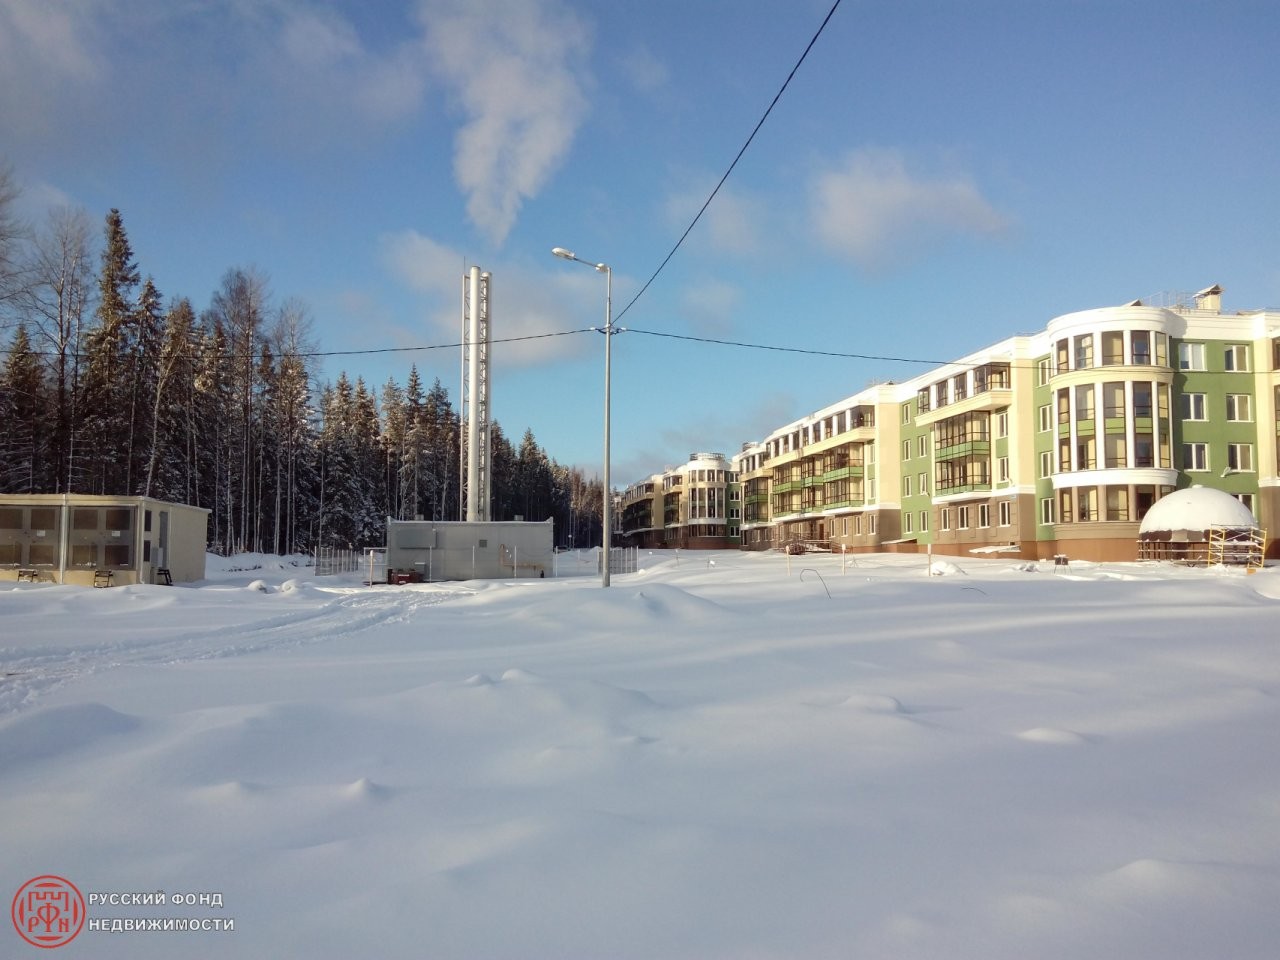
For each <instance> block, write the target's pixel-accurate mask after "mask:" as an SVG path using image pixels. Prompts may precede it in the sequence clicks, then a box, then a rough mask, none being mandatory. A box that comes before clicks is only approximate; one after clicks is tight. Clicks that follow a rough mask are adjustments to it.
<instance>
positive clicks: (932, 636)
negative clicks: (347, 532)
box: [0, 552, 1280, 960]
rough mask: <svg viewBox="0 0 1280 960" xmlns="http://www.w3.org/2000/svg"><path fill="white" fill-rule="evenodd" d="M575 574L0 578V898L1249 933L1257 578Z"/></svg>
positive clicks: (827, 936)
mask: <svg viewBox="0 0 1280 960" xmlns="http://www.w3.org/2000/svg"><path fill="white" fill-rule="evenodd" d="M212 560H213V558H211V561H212ZM575 561H576V558H574V557H573V556H572V555H568V556H566V557H563V558H562V566H561V569H562V572H564V571H567V572H570V573H579V574H580V575H578V576H571V577H566V578H563V579H556V580H541V581H528V582H511V581H500V582H471V583H457V584H432V585H417V586H411V587H386V586H379V587H374V588H367V587H363V586H360V585H359V584H358V582H357V581H356V580H355V579H354V578H351V579H347V580H329V579H326V580H319V581H316V580H312V579H311V577H310V572H309V571H308V570H307V569H306V568H305V567H304V566H301V565H294V564H295V561H289V560H281V559H279V558H269V557H258V558H236V560H235V561H234V562H228V561H217V562H218V563H219V564H221V569H218V570H213V569H212V565H213V564H212V562H211V576H210V580H208V581H206V582H205V583H203V584H200V585H198V586H195V587H172V588H167V587H150V586H136V587H122V588H113V589H110V590H93V589H91V588H90V589H85V588H74V587H57V586H52V585H39V584H36V585H32V584H19V585H14V584H11V585H6V588H5V589H2V590H0V673H3V675H4V679H3V680H2V681H0V823H2V824H3V831H4V833H3V836H4V840H3V847H2V848H0V849H2V850H3V857H2V858H0V864H2V866H0V870H2V872H3V879H4V883H5V889H6V890H7V891H9V893H8V894H7V895H8V896H9V897H12V896H13V895H14V893H15V892H17V891H18V889H19V888H20V887H21V886H22V885H23V884H24V883H25V882H26V881H28V880H30V879H31V878H33V877H36V876H40V875H43V874H54V875H57V876H60V877H64V878H66V879H67V880H70V881H71V882H73V883H75V884H76V885H77V886H78V888H79V889H80V890H81V891H82V892H83V893H84V895H85V896H86V898H89V899H93V898H92V897H91V894H113V893H114V894H119V893H126V894H128V893H135V892H136V893H148V892H154V891H165V892H166V894H167V896H171V895H172V894H174V893H184V894H185V893H197V894H199V893H213V892H216V893H219V894H221V895H222V899H223V902H224V904H225V905H224V906H223V907H221V908H216V907H210V906H208V905H207V904H202V905H196V906H191V905H187V904H183V905H179V906H175V905H173V904H172V903H168V904H167V905H166V906H163V907H161V906H155V905H136V904H135V905H125V904H121V903H120V902H119V898H117V900H116V901H113V902H107V903H99V902H93V903H91V904H90V906H89V908H88V916H89V918H90V920H91V921H97V923H96V924H95V926H99V925H101V926H106V927H108V928H109V927H110V921H111V920H112V919H122V918H130V919H131V920H140V921H146V920H149V919H155V918H160V917H190V918H195V919H197V920H199V919H202V918H217V919H219V920H233V921H234V929H233V930H231V931H229V932H228V931H223V930H217V931H211V930H199V931H196V932H181V933H179V932H155V931H149V930H144V931H143V932H136V931H124V930H123V929H122V930H120V931H119V932H110V930H109V929H107V930H103V929H92V930H91V929H88V928H87V927H86V929H85V930H84V931H83V932H82V933H81V934H80V935H79V936H78V937H77V938H76V939H75V940H74V941H72V942H71V943H69V944H67V945H66V946H64V947H61V948H59V950H58V953H57V955H59V956H65V957H93V958H114V957H120V958H125V957H128V958H153V957H154V958H160V957H164V958H171V957H179V956H181V957H202V958H218V957H236V958H259V957H261V958H281V957H309V958H342V960H349V958H351V957H361V956H367V957H384V958H392V957H396V958H398V957H406V958H408V957H413V958H421V957H426V958H432V960H446V958H467V960H496V958H519V960H540V958H546V960H566V958H593V960H594V958H610V960H626V958H672V960H674V958H688V960H695V958H696V960H720V958H722V960H763V958H840V960H848V958H925V957H929V958H982V960H997V958H1010V960H1013V958H1017V960H1027V958H1035V960H1052V958H1091V960H1093V958H1125V960H1135V958H1159V960H1169V958H1193V957H1194V958H1215V960H1216V958H1232V960H1245V958H1259V960H1261V958H1267V960H1271V958H1274V957H1275V956H1276V955H1277V949H1278V948H1277V944H1280V909H1278V908H1277V904H1280V737H1278V736H1277V731H1278V730H1280V700H1278V699H1277V694H1280V616H1278V615H1280V570H1275V569H1268V570H1266V571H1263V572H1260V573H1257V574H1254V575H1245V574H1244V573H1243V571H1222V570H1218V571H1212V570H1201V569H1194V570H1193V569H1182V568H1176V567H1172V566H1165V565H1124V564H1114V565H1112V564H1108V565H1103V566H1098V565H1086V564H1080V563H1072V565H1071V567H1070V568H1069V570H1068V571H1065V572H1058V573H1055V572H1054V568H1053V567H1052V566H1048V565H1044V564H1041V565H1039V566H1038V568H1037V566H1036V565H1026V564H1020V563H1017V562H1013V561H1010V560H1009V559H1007V558H999V557H982V558H977V557H975V558H971V559H970V558H966V559H960V560H950V561H947V562H935V571H934V572H935V574H942V575H935V576H932V577H930V576H926V571H925V560H924V558H922V557H900V556H875V557H860V558H858V559H857V561H856V563H853V562H851V563H849V564H847V565H846V566H845V568H844V569H843V570H842V569H841V561H840V558H839V557H836V556H824V555H820V556H813V555H810V556H805V557H796V558H791V560H790V561H788V560H787V558H785V557H782V556H780V555H777V554H768V555H763V554H738V553H718V554H714V555H707V554H690V553H681V554H680V555H679V557H678V558H677V557H676V555H674V554H672V553H665V552H655V553H653V554H649V555H644V556H642V561H643V564H644V567H645V569H644V570H643V571H642V572H639V573H636V574H627V575H623V576H615V577H614V580H613V586H612V587H611V588H610V589H609V590H603V589H601V588H600V587H599V585H598V582H597V581H596V580H595V578H594V577H592V576H591V575H590V564H588V563H585V562H575ZM227 567H237V568H239V569H235V570H228V569H226V568H227ZM252 567H256V569H249V568H252ZM104 921H105V922H104ZM131 925H132V924H131ZM143 925H145V923H144V924H143ZM118 926H121V927H123V926H124V924H123V923H121V924H119V925H118ZM206 926H208V925H206ZM40 953H41V951H40V950H39V949H38V948H36V947H33V946H28V945H27V944H26V943H24V942H23V941H22V940H20V939H19V938H18V935H17V933H16V931H15V930H14V929H13V927H12V925H11V924H6V925H5V929H4V930H3V931H0V956H4V957H21V956H29V955H30V956H34V955H37V954H40Z"/></svg>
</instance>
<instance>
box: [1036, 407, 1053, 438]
mask: <svg viewBox="0 0 1280 960" xmlns="http://www.w3.org/2000/svg"><path fill="white" fill-rule="evenodd" d="M1037 414H1038V416H1039V422H1040V432H1041V433H1046V432H1047V431H1048V430H1049V429H1050V428H1051V427H1052V426H1053V409H1052V408H1051V407H1050V405H1049V404H1047V403H1046V404H1045V405H1044V406H1043V407H1041V408H1040V409H1039V410H1038V411H1037Z"/></svg>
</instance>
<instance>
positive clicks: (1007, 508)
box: [1000, 500, 1013, 527]
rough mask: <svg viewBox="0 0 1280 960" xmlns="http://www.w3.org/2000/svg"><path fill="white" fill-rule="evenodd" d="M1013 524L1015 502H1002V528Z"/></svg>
mask: <svg viewBox="0 0 1280 960" xmlns="http://www.w3.org/2000/svg"><path fill="white" fill-rule="evenodd" d="M1012 524H1013V501H1012V500H1001V501H1000V526H1002V527H1008V526H1011V525H1012Z"/></svg>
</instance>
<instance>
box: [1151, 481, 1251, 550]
mask: <svg viewBox="0 0 1280 960" xmlns="http://www.w3.org/2000/svg"><path fill="white" fill-rule="evenodd" d="M1212 527H1224V528H1226V529H1228V530H1255V529H1257V527H1258V521H1257V520H1256V519H1254V516H1253V513H1252V512H1251V511H1250V510H1249V508H1248V507H1246V506H1245V505H1244V504H1243V503H1241V502H1240V501H1239V500H1237V499H1236V498H1235V497H1233V496H1231V494H1229V493H1223V492H1222V491H1221V490H1215V489H1213V488H1212V487H1201V486H1195V487H1187V488H1186V489H1184V490H1175V491H1174V492H1173V493H1170V494H1168V495H1166V496H1163V497H1161V498H1160V499H1159V500H1157V501H1156V502H1155V504H1153V505H1152V507H1151V509H1150V510H1148V511H1147V515H1146V516H1145V517H1143V518H1142V525H1141V526H1139V527H1138V537H1139V539H1147V538H1148V537H1149V536H1150V535H1151V534H1157V533H1172V534H1175V535H1176V534H1179V533H1182V534H1186V536H1182V537H1177V539H1181V540H1203V539H1205V535H1206V531H1208V530H1209V529H1210V528H1212ZM1196 534H1198V536H1196ZM1159 539H1161V540H1167V539H1170V538H1169V537H1160V538H1159Z"/></svg>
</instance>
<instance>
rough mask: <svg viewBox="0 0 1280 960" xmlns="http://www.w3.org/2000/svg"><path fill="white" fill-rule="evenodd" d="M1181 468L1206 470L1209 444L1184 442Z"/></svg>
mask: <svg viewBox="0 0 1280 960" xmlns="http://www.w3.org/2000/svg"><path fill="white" fill-rule="evenodd" d="M1182 469H1183V470H1208V469H1209V445H1208V444H1207V443H1184V444H1183V445H1182Z"/></svg>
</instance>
